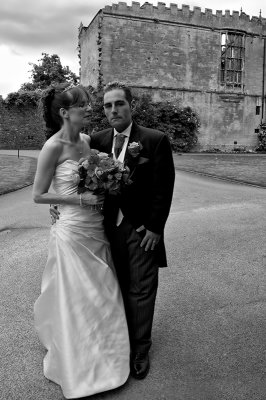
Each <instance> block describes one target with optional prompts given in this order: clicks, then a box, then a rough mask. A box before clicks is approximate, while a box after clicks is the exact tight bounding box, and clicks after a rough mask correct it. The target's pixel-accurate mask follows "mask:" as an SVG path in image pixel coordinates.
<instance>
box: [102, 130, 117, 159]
mask: <svg viewBox="0 0 266 400" xmlns="http://www.w3.org/2000/svg"><path fill="white" fill-rule="evenodd" d="M113 136H114V130H113V129H110V130H109V131H108V132H107V133H105V134H104V137H103V140H102V146H103V149H104V151H105V152H106V153H108V154H110V153H111V151H112V145H113Z"/></svg>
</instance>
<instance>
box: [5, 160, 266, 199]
mask: <svg viewBox="0 0 266 400" xmlns="http://www.w3.org/2000/svg"><path fill="white" fill-rule="evenodd" d="M174 162H175V166H176V168H177V169H180V170H185V171H193V172H199V173H203V174H207V175H212V176H216V177H220V178H229V179H233V180H236V181H240V182H244V183H251V184H254V185H259V186H263V187H266V154H206V153H201V154H193V153H192V154H191V153H185V154H181V155H179V154H174ZM36 164H37V160H36V158H31V157H24V156H22V157H20V158H18V157H17V156H8V155H0V194H4V193H8V192H10V191H14V190H17V189H21V188H23V187H25V186H28V185H31V184H32V183H33V180H34V175H35V170H36Z"/></svg>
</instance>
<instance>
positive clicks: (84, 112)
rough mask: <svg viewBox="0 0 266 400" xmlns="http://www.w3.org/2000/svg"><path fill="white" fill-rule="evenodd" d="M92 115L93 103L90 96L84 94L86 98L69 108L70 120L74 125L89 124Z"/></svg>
mask: <svg viewBox="0 0 266 400" xmlns="http://www.w3.org/2000/svg"><path fill="white" fill-rule="evenodd" d="M90 116H91V104H90V103H89V101H88V98H87V97H86V96H85V95H84V98H83V99H82V100H81V102H80V103H79V104H78V105H75V106H71V107H69V109H68V118H69V122H70V123H71V125H73V126H80V127H83V126H84V125H87V124H88V122H89V119H90Z"/></svg>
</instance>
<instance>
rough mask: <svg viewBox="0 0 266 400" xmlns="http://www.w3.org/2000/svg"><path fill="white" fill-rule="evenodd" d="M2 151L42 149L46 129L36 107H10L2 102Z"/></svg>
mask: <svg viewBox="0 0 266 400" xmlns="http://www.w3.org/2000/svg"><path fill="white" fill-rule="evenodd" d="M0 115H1V119H0V149H40V148H41V147H42V145H43V143H44V142H45V135H44V127H43V124H42V121H41V118H40V116H39V115H38V111H37V108H36V107H28V108H24V107H23V108H17V107H8V106H7V105H6V104H5V103H4V102H3V101H0Z"/></svg>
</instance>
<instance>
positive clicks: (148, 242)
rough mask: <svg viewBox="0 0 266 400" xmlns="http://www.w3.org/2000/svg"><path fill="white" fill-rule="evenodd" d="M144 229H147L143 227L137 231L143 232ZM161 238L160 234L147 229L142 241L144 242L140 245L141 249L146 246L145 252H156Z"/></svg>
mask: <svg viewBox="0 0 266 400" xmlns="http://www.w3.org/2000/svg"><path fill="white" fill-rule="evenodd" d="M143 229H145V227H144V226H143V225H142V226H140V227H139V228H138V229H136V231H137V232H141V231H143ZM160 238H161V235H159V233H155V232H152V231H149V230H148V229H146V233H145V236H144V238H143V239H142V242H141V243H140V247H143V246H145V251H148V250H154V248H155V246H156V245H157V244H158V243H159V240H160Z"/></svg>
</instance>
